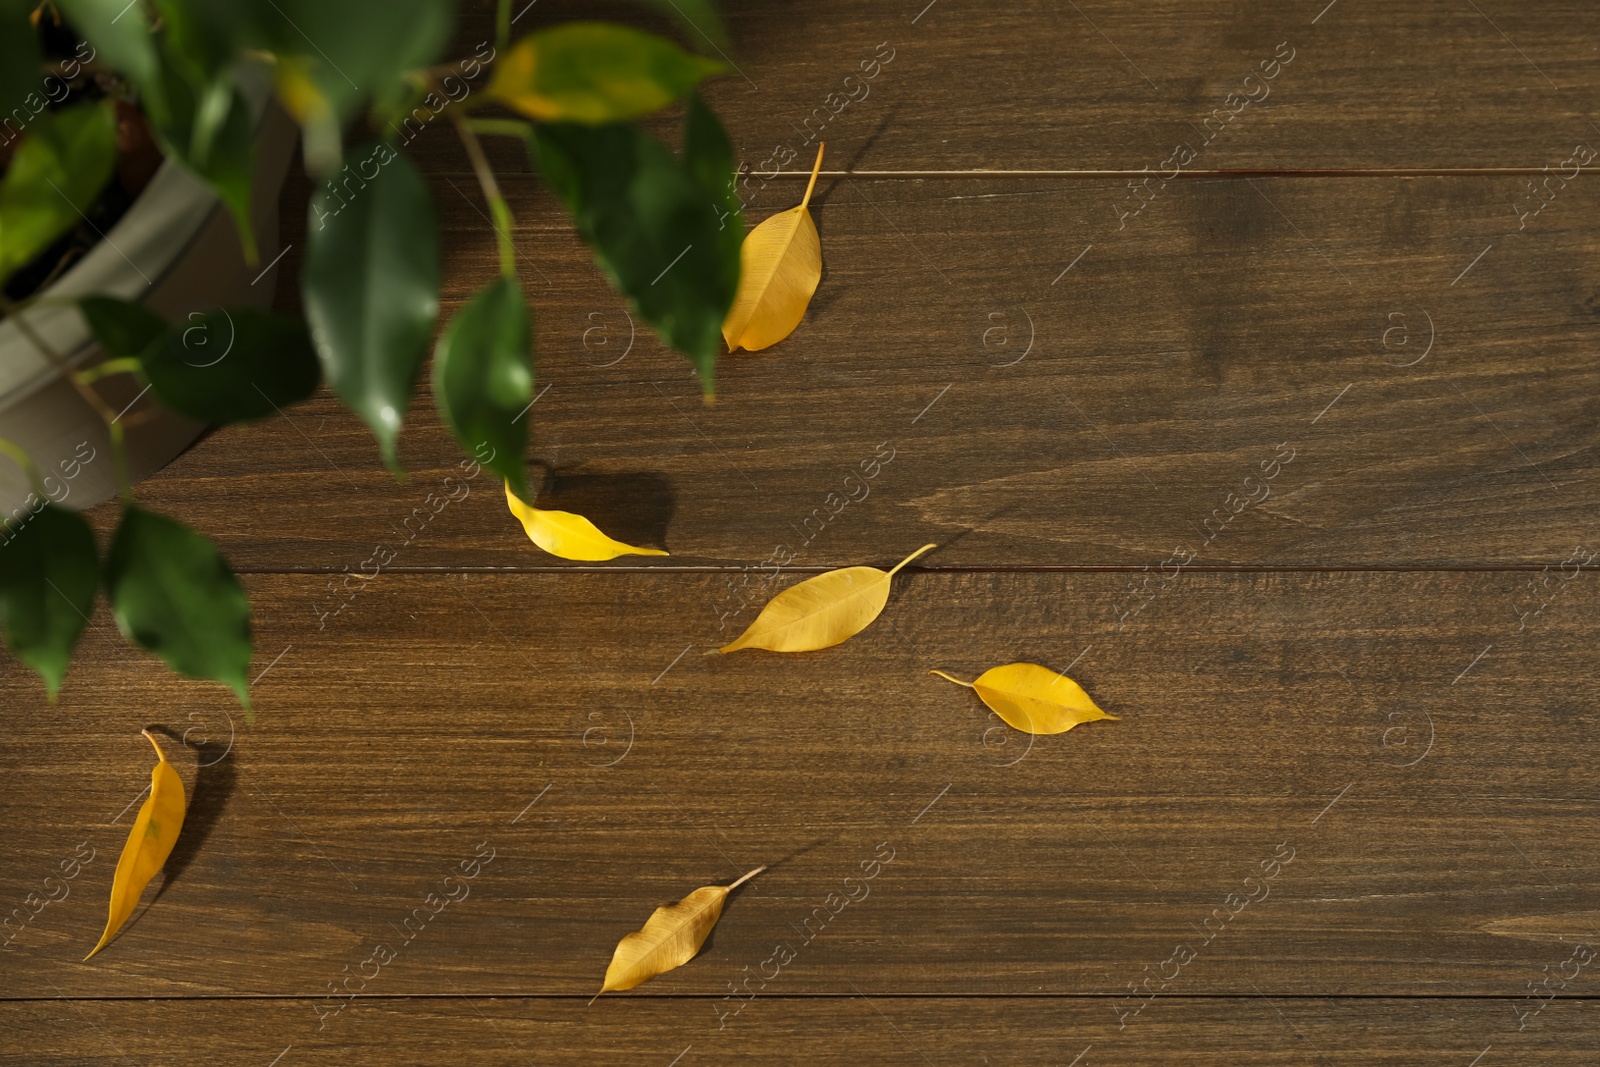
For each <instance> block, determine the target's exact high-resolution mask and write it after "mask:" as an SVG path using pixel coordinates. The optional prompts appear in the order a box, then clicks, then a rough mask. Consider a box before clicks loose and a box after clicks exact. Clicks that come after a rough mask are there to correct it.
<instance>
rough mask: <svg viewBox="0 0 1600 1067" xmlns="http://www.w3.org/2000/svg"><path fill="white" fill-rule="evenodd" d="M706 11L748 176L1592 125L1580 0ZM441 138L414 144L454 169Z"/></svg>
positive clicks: (561, 5)
mask: <svg viewBox="0 0 1600 1067" xmlns="http://www.w3.org/2000/svg"><path fill="white" fill-rule="evenodd" d="M720 6H721V7H722V9H723V10H724V11H725V12H726V16H727V21H728V24H729V26H730V29H731V31H732V33H733V35H734V37H735V41H736V47H735V49H734V51H733V53H732V55H731V59H732V61H733V62H734V63H736V64H737V67H738V72H736V73H733V74H730V75H728V76H726V77H723V78H721V79H718V80H716V81H713V82H711V83H709V85H708V87H707V90H706V95H707V97H708V99H709V100H710V101H711V103H712V104H713V105H714V106H715V107H716V108H717V110H718V112H719V113H720V114H721V115H722V116H723V119H724V122H725V123H726V124H727V126H728V128H729V132H730V133H731V134H732V136H733V139H734V143H735V145H736V146H737V148H738V151H739V154H740V158H741V160H742V161H743V162H744V163H746V164H748V165H749V167H750V168H751V170H752V171H754V172H760V173H771V172H772V171H773V170H774V169H775V168H776V167H782V168H783V169H786V170H789V171H795V170H804V171H807V172H808V171H809V163H810V160H811V157H812V155H813V153H814V151H815V142H816V140H817V139H819V138H820V139H822V140H825V141H826V142H827V143H828V146H829V147H828V153H829V159H830V160H832V161H834V166H837V167H839V168H845V167H848V168H850V169H855V170H880V171H881V170H911V171H926V170H932V171H952V170H954V171H967V170H1001V171H1018V170H1073V171H1078V170H1103V169H1111V170H1128V171H1138V170H1140V169H1141V168H1144V167H1149V168H1150V169H1151V170H1156V169H1158V168H1159V167H1160V165H1161V163H1162V161H1163V160H1166V159H1168V158H1169V157H1170V154H1171V153H1172V151H1173V149H1174V147H1175V146H1178V145H1187V146H1188V147H1189V148H1190V149H1192V150H1193V152H1194V159H1193V160H1192V161H1191V162H1189V163H1188V164H1186V166H1187V168H1188V169H1191V170H1250V171H1259V170H1304V169H1323V168H1326V169H1336V170H1351V169H1353V170H1363V169H1386V168H1410V169H1438V168H1486V167H1516V168H1528V169H1531V170H1533V171H1538V170H1539V169H1540V168H1541V167H1543V166H1545V165H1549V166H1551V167H1555V166H1557V165H1558V164H1559V163H1560V162H1561V161H1562V160H1564V159H1566V158H1567V157H1568V155H1569V154H1570V152H1571V150H1572V148H1573V146H1574V145H1575V144H1578V143H1580V142H1586V143H1589V144H1596V143H1597V141H1596V138H1597V136H1600V135H1597V134H1596V133H1595V131H1594V129H1593V128H1592V127H1591V126H1590V125H1589V119H1590V117H1591V116H1590V114H1589V111H1588V110H1587V108H1586V107H1585V105H1584V103H1583V101H1584V100H1586V99H1588V98H1591V97H1592V96H1593V95H1594V90H1595V89H1596V87H1597V86H1596V77H1597V75H1596V73H1595V70H1594V65H1593V62H1592V58H1593V57H1592V54H1591V52H1590V50H1589V48H1588V44H1587V42H1589V41H1592V40H1593V39H1594V37H1595V36H1596V34H1597V33H1600V12H1596V10H1595V9H1594V6H1593V5H1592V4H1588V3H1585V2H1584V0H1546V2H1544V3H1540V4H1522V5H1518V4H1514V3H1510V2H1509V0H1488V2H1482V0H1480V2H1479V3H1477V4H1476V5H1473V4H1461V5H1455V4H1442V3H1437V2H1432V0H1397V2H1391V3H1385V4H1358V3H1349V2H1345V3H1338V4H1334V5H1329V4H1327V0H1322V2H1320V3H1319V2H1317V0H1307V2H1304V3H1294V4H1282V3H1272V2H1270V0H1255V2H1250V3H1184V2H1182V0H1151V2H1147V3H1139V4H1117V3H1112V2H1110V0H1091V2H1086V3H1078V4H1076V5H1069V4H1057V3H1051V2H1049V0H1027V2H1022V3H1007V4H963V3H956V2H953V0H938V2H935V3H932V4H930V3H928V0H904V2H901V0H895V2H893V3H873V4H863V3H860V2H859V0H812V2H808V3H798V2H792V0H790V2H774V0H729V2H726V3H723V4H722V5H720ZM919 13H920V17H918V16H919ZM463 14H464V24H463V27H462V31H461V34H460V35H459V37H458V44H457V47H456V49H455V51H454V53H453V54H455V55H460V56H466V55H469V54H471V53H472V51H473V49H474V46H475V45H476V44H477V42H480V41H490V40H492V37H493V30H492V24H491V20H492V12H491V11H490V10H489V9H488V8H487V7H484V8H481V9H478V10H473V11H468V12H464V13H463ZM606 15H611V16H618V17H623V18H627V19H629V20H632V21H635V22H639V21H640V20H641V15H640V8H639V7H638V6H634V5H628V4H621V3H613V4H604V5H602V4H597V3H595V2H593V0H544V2H542V3H539V4H537V5H536V6H533V7H531V8H529V9H528V10H527V13H526V14H525V16H524V17H523V19H522V20H520V21H519V22H518V24H517V27H516V29H517V32H518V33H519V34H520V33H521V32H523V31H524V30H528V29H535V28H538V27H541V26H546V25H550V24H552V23H553V22H555V21H556V20H558V19H562V18H593V17H597V16H606ZM644 21H645V24H648V25H651V26H652V28H656V29H659V30H661V31H662V32H667V33H672V32H674V31H673V29H672V27H671V25H670V23H668V22H666V21H665V20H658V21H655V22H650V21H649V20H644ZM1283 58H1288V59H1289V62H1288V63H1287V65H1284V64H1283V62H1282V60H1283ZM885 60H887V62H885ZM1264 65H1265V66H1264ZM1264 72H1271V73H1273V74H1274V77H1272V78H1271V79H1265V78H1263V73H1264ZM867 74H872V75H873V76H872V77H871V78H866V77H865V75H867ZM1252 76H1253V77H1252ZM847 78H849V79H850V81H848V82H847V81H846V79H847ZM1247 78H1248V79H1249V80H1248V81H1247V80H1246V79H1247ZM469 84H470V83H469ZM1230 94H1232V95H1231V96H1230ZM1251 97H1253V98H1254V99H1255V100H1256V102H1254V103H1247V102H1246V101H1247V100H1248V99H1249V98H1251ZM440 125H441V126H443V125H444V123H440ZM452 140H453V135H451V134H450V133H448V132H441V133H440V134H438V135H434V134H430V135H429V136H428V138H426V139H423V140H419V141H418V142H417V147H418V149H419V150H420V151H422V152H424V153H428V154H430V155H431V154H432V153H440V155H439V156H437V157H433V158H437V159H439V160H441V161H446V160H447V161H448V163H449V166H450V167H451V168H452V169H453V170H455V171H456V172H457V173H461V174H466V173H467V166H466V164H465V162H464V160H463V158H462V156H461V153H460V150H459V148H458V147H455V146H454V145H452V144H451V143H450V142H451V141H452ZM786 160H787V161H788V162H786ZM802 164H804V166H802ZM763 187H764V183H763V182H761V181H759V180H758V181H756V182H753V183H752V185H751V186H750V189H751V191H752V192H753V193H756V201H755V202H756V203H758V204H760V205H761V206H762V207H763V208H773V207H781V206H784V205H781V204H774V203H772V202H771V200H772V199H773V194H772V193H767V192H757V191H758V190H761V189H762V188H763ZM786 195H788V193H787V192H786V191H784V192H778V193H777V194H776V198H777V199H781V198H782V197H783V196H786Z"/></svg>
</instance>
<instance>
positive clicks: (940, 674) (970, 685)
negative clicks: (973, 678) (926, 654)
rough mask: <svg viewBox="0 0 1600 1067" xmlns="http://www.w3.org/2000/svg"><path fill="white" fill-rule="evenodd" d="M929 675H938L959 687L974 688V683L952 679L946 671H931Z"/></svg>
mask: <svg viewBox="0 0 1600 1067" xmlns="http://www.w3.org/2000/svg"><path fill="white" fill-rule="evenodd" d="M928 673H929V674H937V675H938V676H939V677H940V678H943V679H944V680H945V681H947V682H954V683H956V684H957V685H964V686H966V687H967V688H968V689H971V688H972V683H971V682H963V681H962V680H961V679H960V678H952V677H951V676H950V675H948V674H946V673H944V671H933V670H930V671H929V672H928Z"/></svg>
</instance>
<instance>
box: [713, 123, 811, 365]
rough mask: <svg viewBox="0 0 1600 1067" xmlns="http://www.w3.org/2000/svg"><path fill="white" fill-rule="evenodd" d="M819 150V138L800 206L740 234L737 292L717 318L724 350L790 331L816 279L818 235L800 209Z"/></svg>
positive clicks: (762, 344)
mask: <svg viewBox="0 0 1600 1067" xmlns="http://www.w3.org/2000/svg"><path fill="white" fill-rule="evenodd" d="M822 149H823V146H822V145H821V144H820V143H819V144H818V145H817V162H816V165H815V166H813V167H812V168H811V182H810V184H808V185H807V186H806V195H805V199H803V200H801V201H800V206H799V207H792V208H790V209H789V210H788V211H780V212H778V213H777V214H776V215H774V216H772V217H771V218H770V219H767V220H766V221H765V222H763V223H762V224H761V225H759V226H757V227H756V228H755V229H753V230H751V231H750V233H749V235H748V236H746V237H745V239H744V247H743V249H742V250H741V251H740V253H739V291H738V292H737V293H736V294H735V295H734V298H733V306H732V307H731V308H729V309H728V317H727V318H726V319H724V320H723V321H722V339H723V340H724V341H727V342H728V351H729V352H735V351H738V350H739V349H740V348H747V349H749V350H750V351H752V352H754V351H756V350H757V349H761V348H766V347H768V346H769V345H775V344H777V343H778V342H779V341H781V340H783V339H784V338H785V337H788V336H789V335H790V334H791V333H794V328H795V327H796V326H798V325H800V320H801V319H802V318H804V317H805V314H806V307H807V306H808V305H809V304H810V303H811V297H812V294H814V293H815V292H816V291H817V284H818V283H819V282H821V281H822V239H821V238H820V237H818V236H817V224H816V223H815V222H812V221H811V212H809V211H807V210H806V205H808V204H810V203H811V190H812V189H814V188H816V185H817V172H818V171H820V170H821V169H822Z"/></svg>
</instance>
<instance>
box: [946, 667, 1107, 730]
mask: <svg viewBox="0 0 1600 1067" xmlns="http://www.w3.org/2000/svg"><path fill="white" fill-rule="evenodd" d="M928 673H929V674H937V675H938V676H939V677H941V678H943V679H944V680H945V681H947V682H954V683H956V684H957V685H964V686H966V687H967V688H968V689H971V690H974V691H975V692H976V693H977V694H978V696H979V697H980V698H982V700H983V702H984V703H985V704H987V705H989V707H990V708H992V709H994V713H995V714H996V715H998V716H1000V717H1001V718H1002V719H1004V720H1005V721H1006V724H1007V725H1009V726H1013V727H1015V728H1016V729H1018V730H1022V731H1025V732H1026V733H1030V734H1062V733H1066V732H1067V731H1068V730H1070V729H1072V728H1073V727H1074V726H1077V725H1078V724H1079V723H1084V722H1094V721H1095V720H1096V719H1116V718H1117V716H1115V715H1107V714H1106V713H1105V712H1103V711H1101V710H1100V708H1099V706H1098V705H1096V704H1095V702H1094V701H1093V700H1091V699H1090V698H1089V694H1088V693H1085V692H1084V691H1083V687H1082V686H1081V685H1079V684H1078V683H1077V682H1074V681H1073V680H1072V679H1071V678H1068V677H1067V676H1066V675H1064V674H1057V673H1056V672H1055V671H1053V670H1051V669H1050V668H1048V667H1041V666H1039V665H1038V664H1037V663H1008V664H1007V665H1005V666H1004V667H991V668H990V669H989V670H986V671H984V672H983V673H982V674H980V675H978V678H977V680H976V681H973V682H963V681H962V680H961V679H960V678H952V677H950V676H949V675H948V674H946V673H944V671H929V672H928Z"/></svg>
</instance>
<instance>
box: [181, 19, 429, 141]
mask: <svg viewBox="0 0 1600 1067" xmlns="http://www.w3.org/2000/svg"><path fill="white" fill-rule="evenodd" d="M158 6H160V7H161V9H162V11H163V13H164V14H168V13H170V15H171V16H172V17H174V18H175V19H176V21H177V22H178V24H179V25H180V32H179V34H178V37H179V39H180V42H181V46H182V47H183V48H184V50H185V51H191V52H201V53H206V54H212V55H219V54H220V55H222V56H224V57H227V58H228V59H229V60H230V65H231V61H232V59H234V58H237V57H238V56H240V55H242V54H243V53H245V52H246V51H264V52H270V53H272V54H273V55H274V56H275V61H274V63H273V65H272V69H273V73H274V77H275V80H276V83H277V88H278V96H279V99H280V100H281V101H282V103H283V104H284V106H285V107H286V108H287V109H288V111H289V113H290V114H292V115H294V116H295V118H296V119H298V120H299V121H300V122H301V124H302V125H304V126H305V127H306V132H307V141H308V143H307V162H308V164H309V165H310V166H311V167H312V169H313V170H314V171H316V172H318V173H329V172H330V171H332V170H336V169H338V159H339V154H338V128H339V126H340V124H341V123H342V122H343V121H344V120H346V119H349V118H350V117H351V116H353V115H354V114H355V113H356V112H357V110H358V109H359V105H360V104H361V102H362V101H364V100H368V99H372V98H378V99H380V100H381V99H384V98H387V97H390V96H392V95H393V94H394V93H395V92H396V90H397V88H398V87H399V86H400V85H401V83H402V81H403V79H404V77H405V75H406V73H407V72H409V71H414V70H420V69H423V68H426V67H428V66H430V65H432V64H433V63H434V62H435V61H436V60H437V59H438V58H439V55H440V53H441V52H442V50H443V48H444V46H445V44H446V43H447V42H448V41H449V40H450V36H451V33H452V30H453V28H454V12H455V8H456V6H457V5H456V4H454V3H450V2H448V0H338V2H337V3H329V2H328V0H158ZM191 80H192V79H191Z"/></svg>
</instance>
